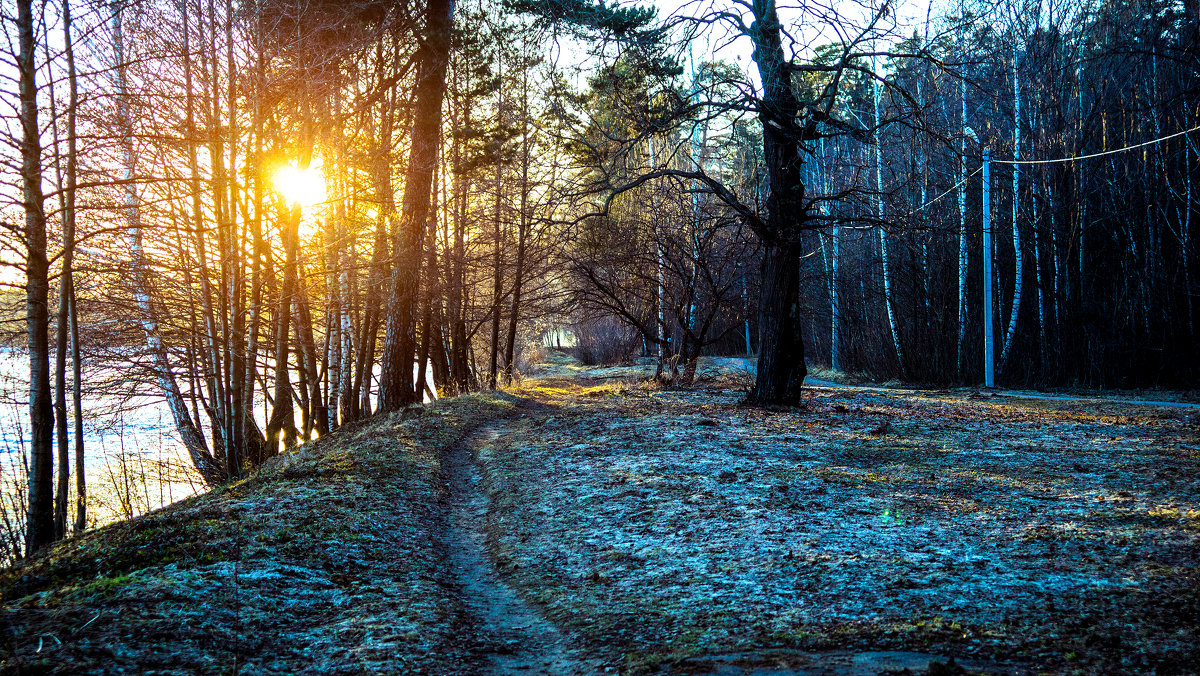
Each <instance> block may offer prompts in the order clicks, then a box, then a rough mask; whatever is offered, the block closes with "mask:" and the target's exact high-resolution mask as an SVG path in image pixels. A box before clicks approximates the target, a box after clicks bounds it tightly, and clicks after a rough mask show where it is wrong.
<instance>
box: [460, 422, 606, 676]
mask: <svg viewBox="0 0 1200 676" xmlns="http://www.w3.org/2000/svg"><path fill="white" fill-rule="evenodd" d="M503 429H504V428H503V425H502V424H500V423H498V424H496V425H493V426H488V427H484V428H482V429H481V430H479V431H478V432H476V433H475V434H474V435H472V436H471V437H469V438H468V439H467V440H466V441H464V442H463V443H461V444H458V445H456V446H454V447H452V448H451V449H450V450H449V452H448V453H447V454H446V458H445V465H444V467H445V471H446V473H447V475H448V478H449V488H450V504H449V508H450V511H449V514H448V518H447V524H446V535H445V541H446V547H447V551H448V554H449V557H450V564H451V566H452V567H453V570H454V576H455V578H456V580H457V581H458V583H459V584H460V585H461V586H462V593H463V598H464V599H465V602H466V604H467V606H468V607H469V609H470V612H471V613H472V614H473V615H474V616H475V617H474V619H475V620H476V622H477V623H478V624H477V627H478V629H477V631H478V634H477V635H476V636H474V637H472V638H473V639H474V641H475V642H476V644H477V645H478V646H479V650H480V655H479V657H480V658H481V667H482V670H483V671H482V673H486V674H530V673H548V674H551V673H552V674H564V675H571V674H591V673H595V672H596V671H597V667H598V665H597V664H594V663H591V662H589V661H586V660H583V659H581V658H579V657H578V656H577V655H576V654H575V651H574V650H572V648H571V646H570V641H569V640H568V639H567V637H565V636H564V635H563V634H562V632H560V631H559V630H558V628H557V627H555V626H554V625H553V624H551V623H550V622H548V621H547V620H546V619H545V618H544V617H542V614H541V613H540V612H538V610H537V609H536V608H533V607H532V606H530V605H529V604H528V603H526V602H525V600H524V599H522V598H521V597H520V596H519V595H518V594H517V593H516V592H515V591H514V590H513V588H512V587H510V586H509V585H508V584H507V583H505V581H504V580H503V579H502V578H501V577H500V575H499V573H498V572H497V571H496V566H495V565H494V564H493V562H492V559H491V556H490V555H489V554H488V549H487V535H486V528H485V525H486V520H487V514H488V502H487V497H486V496H485V495H484V492H483V490H482V488H481V487H480V478H479V471H478V468H477V467H476V464H475V462H474V460H473V454H474V452H475V451H476V449H479V448H482V447H485V446H487V445H488V444H490V443H492V442H493V441H495V440H496V438H497V437H499V436H500V435H501V434H502V432H503Z"/></svg>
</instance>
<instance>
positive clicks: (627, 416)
mask: <svg viewBox="0 0 1200 676" xmlns="http://www.w3.org/2000/svg"><path fill="white" fill-rule="evenodd" d="M731 366H732V367H733V368H731ZM737 366H738V365H737V364H732V363H717V364H713V365H711V366H710V367H709V368H707V369H703V368H702V369H701V372H700V375H701V380H702V386H701V387H698V388H695V389H692V390H664V389H659V388H656V387H653V386H651V385H649V384H648V383H646V381H645V379H644V375H645V372H644V368H643V367H640V366H632V367H625V368H623V369H586V368H584V367H582V366H580V365H578V364H573V363H570V362H569V361H568V360H566V359H564V358H562V357H561V356H560V357H557V358H556V359H555V360H554V363H552V364H550V365H548V366H546V367H544V368H543V370H542V372H541V375H540V376H539V377H537V378H534V379H530V380H527V381H525V383H524V384H523V385H522V387H520V388H517V389H515V390H513V391H511V392H509V393H504V394H486V395H473V396H471V397H466V398H459V399H454V400H444V401H441V402H438V403H437V404H435V405H433V406H431V407H429V408H428V409H427V410H423V409H413V410H410V411H408V412H406V413H404V414H394V415H392V416H388V417H379V418H376V419H373V420H372V421H369V422H367V423H365V424H361V425H359V426H357V427H355V428H353V429H349V430H343V432H342V433H339V434H338V435H334V436H331V437H328V438H326V439H324V440H322V441H321V442H318V443H317V444H316V445H314V446H311V447H309V448H307V449H305V450H303V451H301V453H300V454H298V455H296V456H288V457H285V458H283V459H280V460H278V461H276V462H274V463H273V464H272V465H271V466H270V467H268V468H267V469H265V470H264V471H263V472H262V473H260V474H259V475H258V476H256V477H254V478H252V479H250V480H248V481H245V482H242V483H241V484H237V485H234V486H231V487H228V488H224V489H221V490H219V491H216V492H214V493H212V494H209V495H205V496H200V497H198V498H195V499H193V500H189V501H188V502H186V503H183V504H181V505H176V506H173V507H170V508H168V509H166V510H163V511H160V512H156V513H155V514H152V515H149V516H147V517H144V518H142V519H139V520H135V521H133V522H128V523H124V524H119V525H117V526H114V527H111V528H108V529H102V530H101V531H99V532H96V533H93V534H91V535H89V536H87V537H85V538H82V539H77V540H72V541H69V542H68V543H66V544H64V545H63V546H62V547H60V548H59V549H58V550H55V551H54V552H52V553H51V554H50V555H49V556H47V557H44V558H42V559H38V560H35V561H33V562H30V563H28V564H26V566H24V567H22V568H17V569H14V570H12V571H8V572H6V573H3V574H2V575H0V603H2V604H3V614H2V615H0V631H2V632H3V639H2V640H3V643H0V650H3V651H4V653H2V654H3V662H0V671H5V672H10V673H16V672H25V671H43V670H51V671H54V670H57V671H60V672H62V673H82V672H87V671H92V672H97V673H104V672H112V671H116V670H118V668H121V667H125V668H129V669H133V670H161V671H162V672H177V673H191V672H195V671H208V672H218V671H225V672H235V671H236V672H238V673H293V672H300V671H307V672H310V673H359V672H364V671H366V672H389V673H407V672H426V673H481V672H483V673H539V672H540V673H595V672H604V671H611V672H622V673H680V674H683V673H687V674H696V673H713V674H716V673H722V674H742V673H775V674H785V673H792V674H799V673H846V674H849V673H864V674H866V673H902V672H903V670H905V669H907V670H909V672H926V671H927V672H928V673H962V671H961V670H962V669H966V671H967V672H984V673H1042V672H1045V673H1150V672H1157V673H1196V672H1197V667H1196V666H1195V665H1197V664H1200V637H1198V636H1197V633H1198V632H1197V627H1198V626H1200V579H1198V578H1200V572H1198V571H1200V565H1198V564H1200V471H1198V470H1200V427H1198V425H1197V423H1196V415H1197V413H1196V410H1195V409H1194V408H1188V407H1163V406H1156V405H1146V404H1137V403H1127V402H1122V401H1119V400H1115V399H1112V398H1101V399H1094V398H1093V399H1087V400H1073V399H1052V400H1044V399H1032V398H1022V397H1013V396H1004V397H1000V396H987V395H980V394H976V393H973V392H970V391H966V390H963V391H919V390H897V389H883V388H859V389H848V388H841V387H836V388H835V387H817V388H813V389H812V390H811V391H810V393H809V396H808V398H807V399H806V401H805V404H804V406H802V407H799V408H786V409H778V410H770V409H761V408H750V407H745V406H742V405H741V404H740V403H739V402H740V399H741V398H742V391H743V388H744V387H745V386H746V384H747V383H746V381H745V374H744V373H739V371H738V368H736V367H737Z"/></svg>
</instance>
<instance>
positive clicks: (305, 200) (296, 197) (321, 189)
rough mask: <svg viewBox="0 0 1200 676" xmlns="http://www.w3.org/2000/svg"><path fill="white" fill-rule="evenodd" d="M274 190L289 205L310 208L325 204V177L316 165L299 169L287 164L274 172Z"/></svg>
mask: <svg viewBox="0 0 1200 676" xmlns="http://www.w3.org/2000/svg"><path fill="white" fill-rule="evenodd" d="M275 189H276V190H278V191H279V194H280V195H282V196H283V198H284V199H285V200H287V201H288V202H289V203H291V204H299V205H300V206H302V207H311V206H313V205H314V204H322V203H324V202H325V176H324V174H323V173H322V172H321V167H320V165H318V164H315V163H314V164H312V165H310V166H309V167H308V168H307V169H301V168H300V167H297V166H295V165H294V164H289V165H287V166H285V167H282V168H280V169H279V171H277V172H275Z"/></svg>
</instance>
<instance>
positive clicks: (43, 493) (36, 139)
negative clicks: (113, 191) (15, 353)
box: [17, 0, 54, 556]
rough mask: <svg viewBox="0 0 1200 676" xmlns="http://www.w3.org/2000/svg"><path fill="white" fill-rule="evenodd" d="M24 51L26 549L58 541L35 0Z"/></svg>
mask: <svg viewBox="0 0 1200 676" xmlns="http://www.w3.org/2000/svg"><path fill="white" fill-rule="evenodd" d="M17 32H18V34H19V41H20V53H19V54H18V55H17V69H18V71H19V75H20V101H21V184H22V197H23V199H24V207H25V246H26V255H25V265H26V272H25V274H26V286H25V300H26V326H27V329H28V333H27V337H28V348H29V427H30V432H31V436H32V439H31V444H32V448H31V451H32V463H31V464H30V467H29V509H28V513H27V515H26V518H27V521H26V533H25V554H26V555H27V556H28V555H30V554H33V553H35V552H37V551H38V550H40V549H42V548H44V547H46V546H48V545H49V544H51V543H52V542H54V446H53V434H54V409H53V407H52V405H51V403H50V335H49V321H50V308H49V302H50V300H49V297H50V282H49V267H50V265H49V262H48V260H47V257H46V212H45V197H44V196H43V195H42V145H41V139H40V135H39V132H40V128H39V127H38V107H37V79H36V77H37V64H36V57H35V50H36V48H37V44H36V41H35V38H34V27H33V10H32V1H31V0H18V2H17Z"/></svg>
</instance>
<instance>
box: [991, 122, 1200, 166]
mask: <svg viewBox="0 0 1200 676" xmlns="http://www.w3.org/2000/svg"><path fill="white" fill-rule="evenodd" d="M1194 131H1200V126H1195V127H1192V128H1191V129H1188V130H1186V131H1181V132H1176V133H1174V134H1171V135H1170V136H1164V137H1162V138H1156V139H1154V140H1153V141H1146V142H1145V143H1139V144H1137V145H1132V146H1125V147H1124V148H1117V149H1115V150H1105V151H1103V152H1099V153H1092V154H1090V155H1079V156H1078V157H1059V158H1056V159H1053V160H995V159H994V160H992V164H1009V165H1012V164H1062V163H1064V162H1078V161H1080V160H1090V159H1092V158H1095V157H1104V156H1105V155H1116V154H1117V153H1124V152H1128V151H1130V150H1137V149H1138V148H1144V147H1146V146H1151V145H1154V144H1156V143H1162V142H1163V141H1170V140H1171V139H1173V138H1178V137H1180V136H1187V135H1188V134H1190V133H1192V132H1194Z"/></svg>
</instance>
